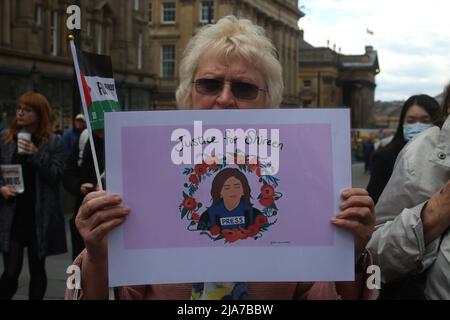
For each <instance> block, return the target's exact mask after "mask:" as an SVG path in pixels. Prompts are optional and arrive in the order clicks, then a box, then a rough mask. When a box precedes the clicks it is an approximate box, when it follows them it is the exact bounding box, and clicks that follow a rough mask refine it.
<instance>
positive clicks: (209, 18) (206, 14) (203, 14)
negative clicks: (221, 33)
mask: <svg viewBox="0 0 450 320" xmlns="http://www.w3.org/2000/svg"><path fill="white" fill-rule="evenodd" d="M213 21H214V1H212V0H209V1H201V2H200V22H208V23H210V22H213Z"/></svg>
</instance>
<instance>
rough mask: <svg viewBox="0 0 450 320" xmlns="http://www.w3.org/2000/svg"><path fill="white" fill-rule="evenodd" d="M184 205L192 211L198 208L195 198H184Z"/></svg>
mask: <svg viewBox="0 0 450 320" xmlns="http://www.w3.org/2000/svg"><path fill="white" fill-rule="evenodd" d="M183 207H184V208H185V209H186V210H188V211H192V210H194V209H195V208H197V201H195V199H194V198H184V200H183Z"/></svg>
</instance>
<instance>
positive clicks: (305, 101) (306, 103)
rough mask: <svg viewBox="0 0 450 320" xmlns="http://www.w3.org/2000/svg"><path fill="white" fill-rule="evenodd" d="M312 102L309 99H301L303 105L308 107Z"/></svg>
mask: <svg viewBox="0 0 450 320" xmlns="http://www.w3.org/2000/svg"><path fill="white" fill-rule="evenodd" d="M311 104H312V101H311V100H303V107H305V108H309V107H310V106H311Z"/></svg>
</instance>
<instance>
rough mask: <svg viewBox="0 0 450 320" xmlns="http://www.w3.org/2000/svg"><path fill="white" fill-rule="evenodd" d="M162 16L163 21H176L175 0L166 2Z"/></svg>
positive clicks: (163, 5)
mask: <svg viewBox="0 0 450 320" xmlns="http://www.w3.org/2000/svg"><path fill="white" fill-rule="evenodd" d="M161 16H162V22H163V23H174V22H175V21H176V7H175V2H164V3H163V4H162V14H161Z"/></svg>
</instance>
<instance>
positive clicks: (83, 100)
mask: <svg viewBox="0 0 450 320" xmlns="http://www.w3.org/2000/svg"><path fill="white" fill-rule="evenodd" d="M68 38H69V42H70V49H71V51H72V60H73V64H74V66H75V72H76V75H77V82H78V89H79V91H80V96H81V105H82V106H83V113H84V116H85V118H86V126H87V130H88V133H89V142H90V145H91V152H92V159H93V160H94V168H95V175H96V176H97V186H98V187H99V189H100V190H103V184H102V179H101V176H100V170H99V168H98V161H97V153H96V152H95V145H94V138H93V136H92V128H91V122H90V121H89V112H88V108H87V105H86V97H85V95H84V90H83V84H82V83H81V74H80V65H79V63H78V56H77V50H76V47H75V42H74V40H75V37H74V36H73V35H69V37H68Z"/></svg>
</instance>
